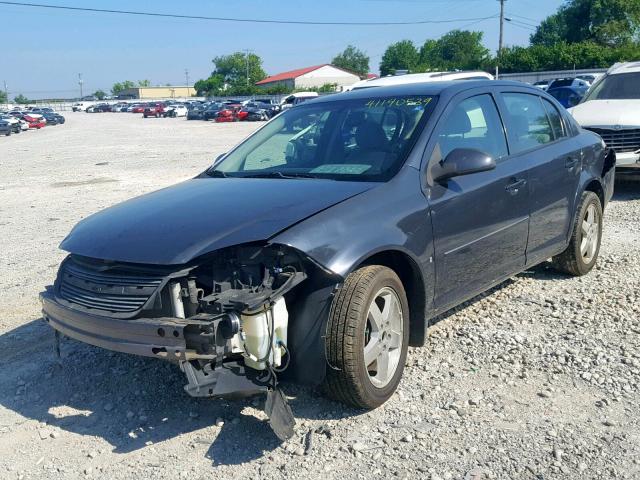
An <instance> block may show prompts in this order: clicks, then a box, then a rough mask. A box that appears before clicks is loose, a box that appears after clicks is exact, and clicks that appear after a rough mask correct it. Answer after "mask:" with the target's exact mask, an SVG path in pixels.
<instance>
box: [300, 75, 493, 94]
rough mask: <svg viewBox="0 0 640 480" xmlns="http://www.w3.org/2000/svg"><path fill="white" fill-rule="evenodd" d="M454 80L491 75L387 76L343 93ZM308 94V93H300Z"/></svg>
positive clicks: (358, 83) (363, 83)
mask: <svg viewBox="0 0 640 480" xmlns="http://www.w3.org/2000/svg"><path fill="white" fill-rule="evenodd" d="M454 80H493V75H491V74H490V73H487V72H482V71H471V72H428V73H410V74H408V75H389V76H386V77H376V78H371V79H366V80H360V81H359V82H356V83H354V84H353V85H351V86H349V87H346V88H345V89H344V91H350V90H358V89H360V88H371V87H389V86H392V85H406V84H409V83H430V82H444V81H454ZM301 93H308V92H301Z"/></svg>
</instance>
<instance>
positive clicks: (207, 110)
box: [202, 102, 225, 121]
mask: <svg viewBox="0 0 640 480" xmlns="http://www.w3.org/2000/svg"><path fill="white" fill-rule="evenodd" d="M224 108H225V105H224V104H222V103H217V102H214V103H210V104H208V105H206V106H205V107H204V110H203V111H202V120H207V121H208V120H215V119H216V117H217V116H218V112H220V110H223V109H224Z"/></svg>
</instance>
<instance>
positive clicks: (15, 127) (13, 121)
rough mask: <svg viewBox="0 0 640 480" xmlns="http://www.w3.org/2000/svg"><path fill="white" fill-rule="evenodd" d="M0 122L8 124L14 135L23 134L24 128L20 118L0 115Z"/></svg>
mask: <svg viewBox="0 0 640 480" xmlns="http://www.w3.org/2000/svg"><path fill="white" fill-rule="evenodd" d="M0 121H2V122H6V123H8V124H9V127H10V129H11V132H12V133H20V132H22V126H21V124H20V119H19V118H17V117H14V116H13V115H9V114H5V113H3V114H0ZM27 128H29V127H27Z"/></svg>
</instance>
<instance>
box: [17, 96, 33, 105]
mask: <svg viewBox="0 0 640 480" xmlns="http://www.w3.org/2000/svg"><path fill="white" fill-rule="evenodd" d="M13 101H14V102H16V103H18V104H21V105H24V104H26V103H31V100H29V99H28V98H27V97H25V96H24V95H22V94H20V95H17V96H16V97H14V98H13Z"/></svg>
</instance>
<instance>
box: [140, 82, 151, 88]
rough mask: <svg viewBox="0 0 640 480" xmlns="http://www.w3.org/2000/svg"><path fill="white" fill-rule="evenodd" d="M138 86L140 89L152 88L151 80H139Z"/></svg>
mask: <svg viewBox="0 0 640 480" xmlns="http://www.w3.org/2000/svg"><path fill="white" fill-rule="evenodd" d="M138 86H139V87H150V86H151V80H138Z"/></svg>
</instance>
